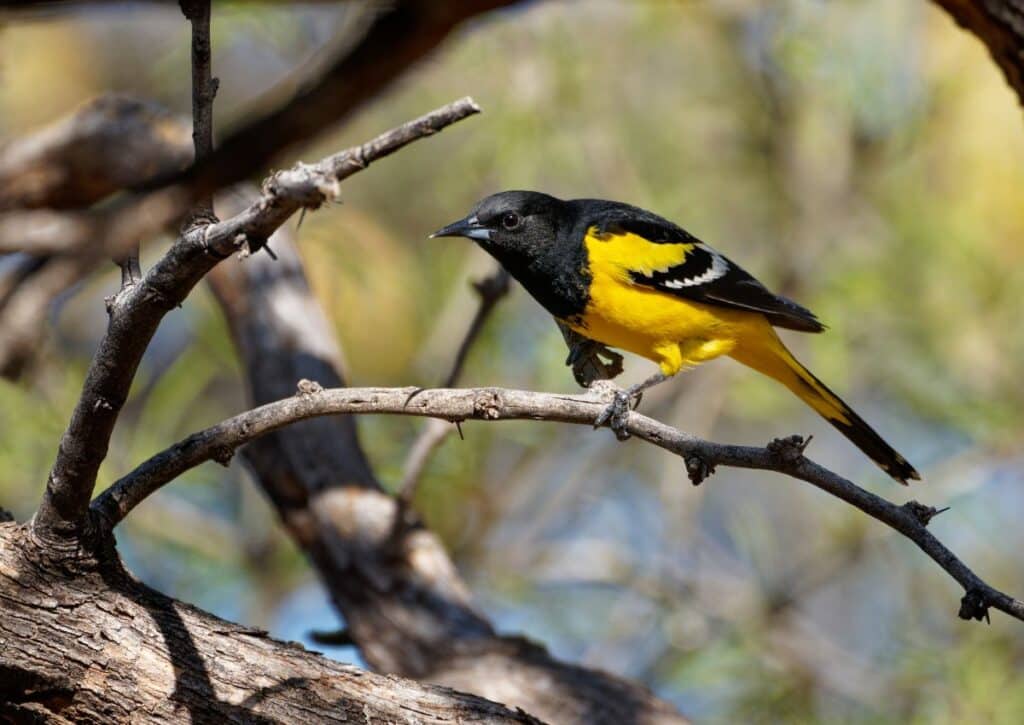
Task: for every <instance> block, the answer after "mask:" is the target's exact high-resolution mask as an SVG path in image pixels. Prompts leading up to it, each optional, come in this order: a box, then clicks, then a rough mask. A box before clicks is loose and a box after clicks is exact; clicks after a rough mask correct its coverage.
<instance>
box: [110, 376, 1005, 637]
mask: <svg viewBox="0 0 1024 725" xmlns="http://www.w3.org/2000/svg"><path fill="white" fill-rule="evenodd" d="M306 382H307V383H308V381H306ZM318 388H319V386H317V385H315V384H312V383H310V384H307V385H304V386H303V385H300V392H299V393H298V394H296V395H295V396H294V397H291V398H287V399H285V400H280V401H277V402H275V403H270V404H267V405H263V406H260V407H259V408H255V409H253V410H250V411H248V412H246V413H242V414H240V415H237V416H235V417H233V418H229V419H227V420H225V421H223V422H222V423H219V424H217V425H215V426H213V427H211V428H207V429H206V430H204V431H201V432H199V433H195V434H193V435H191V436H189V437H188V438H186V439H184V440H183V441H181V442H179V443H178V444H176V445H174V446H172V447H170V448H168V449H167V450H165V451H163V452H162V453H159V454H157V455H155V456H153V457H152V458H150V459H149V460H148V461H146V462H145V463H143V464H142V465H140V466H139V467H137V468H136V469H135V470H134V471H132V472H131V473H129V474H128V475H127V476H125V477H124V478H122V479H120V480H119V481H117V483H115V484H114V485H113V486H112V487H111V488H110V489H108V490H107V491H106V492H104V493H103V494H102V495H101V496H100V497H98V498H97V500H96V501H95V502H94V504H93V510H94V511H95V512H96V513H97V514H98V515H99V516H100V517H101V519H102V520H103V521H104V522H105V523H106V525H107V526H114V525H116V523H117V522H119V521H120V520H121V519H123V518H124V517H125V516H126V515H127V514H128V512H130V511H131V510H132V509H133V508H134V507H135V506H137V505H138V504H139V503H140V502H141V501H142V500H144V499H145V498H146V497H147V496H149V495H150V494H151V493H152V492H154V491H156V490H157V489H158V488H160V487H161V486H163V485H164V484H166V483H168V482H170V481H172V480H174V479H175V478H177V477H178V476H180V475H181V474H182V473H184V472H185V471H187V470H189V469H190V468H193V467H195V466H197V465H199V464H200V463H203V462H204V461H208V460H211V459H223V458H225V457H226V456H229V455H230V454H231V453H232V452H233V451H234V450H235V449H236V448H237V447H238V446H241V445H243V444H245V443H246V442H248V441H250V440H252V439H254V438H257V437H259V436H261V435H263V434H265V433H268V432H270V431H273V430H277V429H278V428H281V427H283V426H286V425H288V424H290V423H293V422H295V421H298V420H305V419H307V418H313V417H317V416H322V415H337V414H341V413H345V414H369V413H373V414H390V415H414V416H425V417H432V418H440V419H442V420H447V421H450V422H452V423H455V422H461V421H466V420H480V421H495V420H538V421H551V422H559V423H575V424H578V425H590V424H592V423H593V421H594V419H595V418H596V417H597V415H598V413H599V412H600V411H601V409H602V407H603V406H604V405H605V404H606V403H607V401H606V400H604V399H602V398H601V397H600V396H587V397H581V396H571V395H556V394H552V393H539V392H530V391H524V390H508V389H503V388H480V389H465V390H459V389H433V390H423V389H420V388H348V389H334V390H319V389H318ZM627 430H628V431H629V432H630V433H631V434H632V435H633V436H635V437H637V438H640V439H642V440H645V441H647V442H648V443H652V444H654V445H656V446H658V447H659V448H663V449H664V450H666V451H669V452H671V453H674V454H676V455H678V456H680V457H681V458H683V460H684V461H685V463H686V470H687V472H688V474H689V476H690V478H691V480H693V481H694V482H695V483H699V482H700V481H701V480H703V479H704V478H705V477H706V476H707V475H709V474H710V473H712V472H713V471H714V469H715V467H716V466H734V467H737V468H751V469H758V470H764V471H775V472H777V473H782V474H786V475H788V476H791V477H792V478H797V479H800V480H802V481H806V482H807V483H810V484H811V485H813V486H816V487H817V488H820V489H822V490H823V491H826V492H827V493H830V494H832V495H833V496H835V497H837V498H840V499H842V500H843V501H846V502H847V503H849V504H851V505H852V506H855V507H856V508H858V509H860V510H861V511H863V512H864V513H866V514H868V515H869V516H871V517H873V518H875V519H878V520H879V521H881V522H882V523H884V524H886V525H887V526H889V527H891V528H893V529H895V530H896V531H898V532H900V533H901V534H903V535H904V536H906V537H907V538H908V539H910V540H911V541H913V542H914V543H915V544H917V546H918V547H919V548H920V549H921V550H922V551H924V552H925V553H926V554H927V555H928V556H929V557H931V558H932V559H933V560H934V561H935V562H936V563H937V564H938V565H939V566H941V567H942V568H943V569H944V570H945V571H946V572H947V573H948V574H949V575H950V576H952V577H953V578H954V579H956V581H957V582H959V583H960V585H961V586H962V587H963V588H964V590H965V591H966V593H965V595H964V597H963V599H962V601H961V609H960V616H961V617H962V618H964V619H982V618H984V617H986V616H987V612H988V609H989V608H990V607H994V608H996V609H998V610H1000V611H1002V612H1005V613H1006V614H1008V615H1010V616H1011V617H1014V618H1016V619H1020V620H1022V621H1024V602H1022V601H1021V600H1019V599H1015V598H1013V597H1011V596H1009V595H1007V594H1004V593H1003V592H1000V591H998V590H997V589H995V588H993V587H991V586H990V585H988V584H987V583H985V582H984V581H983V580H982V579H981V578H980V577H978V575H976V574H975V573H974V572H973V571H971V569H970V568H968V567H967V565H966V564H964V563H963V562H962V561H961V560H960V559H959V558H958V557H957V556H956V555H955V554H954V553H953V552H952V551H950V550H949V549H948V548H946V546H945V545H944V544H942V542H940V541H939V540H938V539H937V538H936V537H935V536H933V535H932V534H931V532H929V531H928V529H927V524H928V522H929V521H930V520H931V518H932V517H933V516H934V515H936V513H938V512H937V511H936V510H935V509H933V508H931V507H928V506H924V505H922V504H919V503H917V502H913V501H912V502H910V503H907V504H905V505H903V506H898V505H896V504H894V503H892V502H890V501H887V500H886V499H884V498H881V497H880V496H876V495H875V494H873V493H871V492H869V491H866V490H865V489H863V488H861V487H860V486H858V485H857V484H855V483H853V482H852V481H849V480H847V479H846V478H843V477H842V476H840V475H839V474H837V473H834V472H833V471H830V470H829V469H827V468H825V467H823V466H821V465H819V464H817V463H814V462H813V461H811V460H809V459H808V458H806V457H805V456H804V455H803V449H804V446H805V443H804V441H803V440H802V439H800V438H799V437H798V436H794V437H791V438H788V439H782V440H775V441H772V442H771V443H770V444H769V445H767V446H765V447H763V448H759V447H752V446H737V445H726V444H722V443H714V442H711V441H706V440H703V439H701V438H698V437H696V436H693V435H690V434H688V433H684V432H683V431H680V430H677V429H675V428H672V427H671V426H668V425H665V424H664V423H660V422H658V421H656V420H654V419H652V418H648V417H647V416H644V415H641V414H639V413H637V412H635V411H634V412H631V413H630V414H629V418H628V421H627Z"/></svg>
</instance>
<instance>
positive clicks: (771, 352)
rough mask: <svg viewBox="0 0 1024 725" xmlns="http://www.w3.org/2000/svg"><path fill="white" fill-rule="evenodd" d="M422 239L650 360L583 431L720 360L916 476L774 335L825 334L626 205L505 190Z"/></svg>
mask: <svg viewBox="0 0 1024 725" xmlns="http://www.w3.org/2000/svg"><path fill="white" fill-rule="evenodd" d="M431 236H433V237H442V236H448V237H450V236H461V237H468V238H470V239H472V240H474V241H476V242H477V244H479V245H480V246H481V247H483V248H484V249H485V250H486V251H487V252H488V253H490V254H491V255H492V256H493V257H494V258H495V259H497V260H498V261H499V262H500V263H501V264H502V265H503V266H504V267H505V268H506V269H507V270H508V271H509V272H510V273H511V274H512V276H513V277H515V278H516V279H517V280H519V282H520V283H521V284H522V285H523V286H524V287H525V288H526V289H527V291H528V292H529V293H530V294H531V295H533V297H534V298H535V299H536V300H537V301H538V302H540V303H541V304H542V305H543V306H544V307H545V308H546V309H547V311H548V312H550V313H551V314H552V315H554V316H555V317H556V318H557V319H559V320H561V321H563V322H564V323H565V324H567V325H568V326H569V327H570V328H572V329H573V330H575V331H576V332H578V333H579V334H581V335H583V336H585V337H587V338H590V339H592V340H596V341H598V342H600V343H603V344H605V345H609V346H611V347H617V348H622V349H624V350H628V351H630V352H633V353H636V354H638V355H642V356H643V357H646V358H648V359H650V360H653V361H654V362H656V363H657V364H658V366H659V368H660V371H659V372H658V373H657V374H655V375H653V376H652V377H650V378H648V379H647V380H645V381H643V382H642V383H639V384H637V385H634V386H632V387H631V388H629V389H628V390H625V391H621V392H620V393H618V394H617V395H616V396H615V400H614V402H613V403H612V404H611V405H609V406H608V408H607V409H606V410H605V411H604V412H603V413H602V414H601V415H600V416H599V417H598V419H597V421H596V422H595V425H603V424H605V423H609V424H610V425H611V426H612V428H615V429H619V430H621V429H622V427H623V425H624V422H625V418H626V414H627V413H628V410H629V406H630V404H631V401H632V400H633V399H634V398H635V397H637V396H638V395H639V394H640V393H641V391H643V390H644V389H646V388H649V387H651V386H652V385H656V384H657V383H660V382H662V381H664V380H666V379H667V378H669V377H671V376H673V375H675V374H676V373H678V372H679V371H680V370H683V369H686V368H688V367H692V366H694V365H698V364H700V363H702V362H706V361H707V360H711V359H713V358H716V357H719V356H721V355H728V356H730V357H732V358H733V359H734V360H738V361H739V362H741V363H743V364H744V365H747V366H749V367H752V368H753V369H754V370H757V371H758V372H760V373H763V374H765V375H767V376H768V377H771V378H774V379H775V380H778V381H779V382H780V383H782V384H783V385H785V386H786V387H787V388H789V389H790V390H791V391H792V392H793V393H794V394H796V396H797V397H799V398H800V399H801V400H803V401H804V402H805V403H807V404H808V405H809V406H811V408H813V409H814V410H815V411H817V412H818V413H819V414H820V415H821V416H822V417H824V418H825V420H827V421H828V422H829V423H831V424H832V425H833V426H835V428H836V429H838V430H839V432H841V433H842V434H843V435H845V436H846V437H847V438H849V439H850V441H852V442H853V444H854V445H856V446H857V447H858V448H860V449H861V450H862V451H863V452H864V453H865V454H867V455H868V456H869V457H870V458H871V459H872V460H873V461H875V463H877V464H878V465H879V466H880V467H881V468H882V469H883V470H884V471H886V472H887V473H888V474H889V475H890V476H892V477H893V478H895V479H896V480H897V481H899V482H901V483H904V484H905V483H906V482H907V480H908V479H919V478H920V476H919V474H918V472H917V471H916V470H914V467H913V466H911V465H910V464H909V463H907V461H906V459H904V458H903V456H901V455H900V454H899V453H897V452H896V451H895V450H893V448H892V447H891V446H890V445H889V444H888V443H886V442H885V441H884V440H883V439H882V437H881V436H880V435H878V433H876V432H875V431H874V430H873V429H872V428H871V426H869V425H868V424H867V423H865V422H864V420H863V419H862V418H861V417H860V416H859V415H857V414H856V413H855V412H854V411H853V410H851V409H850V407H849V406H848V405H847V404H846V403H844V402H843V401H842V400H840V399H839V397H838V396H837V395H836V394H835V393H833V392H832V391H831V390H829V389H828V388H827V387H825V385H824V383H822V382H821V381H820V380H818V379H817V378H816V377H814V375H812V374H811V373H810V372H809V371H808V370H807V369H806V368H805V367H804V366H803V365H801V364H800V363H799V362H798V361H797V360H796V358H794V357H793V355H792V354H791V353H790V352H789V350H787V349H786V346H785V345H784V344H783V343H782V341H781V340H780V339H779V336H778V335H777V334H776V333H775V329H774V328H775V327H782V328H786V329H790V330H798V331H800V332H821V331H822V330H824V329H825V327H824V325H822V324H821V323H820V322H819V321H818V319H817V318H816V317H815V316H814V314H813V313H812V312H810V310H807V309H806V308H804V307H802V306H800V305H798V304H797V303H795V302H793V301H792V300H789V299H786V298H785V297H782V296H780V295H776V294H773V293H772V292H770V291H768V289H767V288H765V286H764V285H762V284H761V283H760V282H758V281H757V280H756V279H754V277H752V276H751V275H750V274H748V273H747V272H746V271H744V270H743V269H742V268H740V267H739V266H737V265H736V264H734V263H733V262H731V261H729V260H728V259H727V258H726V257H725V256H724V255H722V254H721V253H720V252H718V251H716V250H714V249H712V248H711V247H710V246H708V245H707V244H704V243H703V242H701V241H700V240H698V239H696V238H695V237H693V236H692V235H690V234H689V233H687V232H686V231H685V230H683V229H682V228H680V227H678V226H676V225H675V224H673V223H672V222H670V221H668V220H666V219H663V218H662V217H660V216H657V215H656V214H652V213H651V212H649V211H645V210H643V209H639V208H637V207H635V206H630V205H629V204H622V203H618V202H612V201H602V200H598V199H573V200H571V201H562V200H561V199H556V198H554V197H552V196H548V195H547V194H541V193H538V192H532V191H505V192H502V193H500V194H494V195H493V196H489V197H487V198H486V199H484V200H483V201H481V202H480V203H478V204H477V205H476V207H475V208H474V209H473V211H472V213H470V215H469V216H468V217H466V218H465V219H462V220H460V221H457V222H455V223H454V224H449V225H448V226H446V227H444V228H443V229H440V230H438V231H437V232H435V233H434V234H432V235H431Z"/></svg>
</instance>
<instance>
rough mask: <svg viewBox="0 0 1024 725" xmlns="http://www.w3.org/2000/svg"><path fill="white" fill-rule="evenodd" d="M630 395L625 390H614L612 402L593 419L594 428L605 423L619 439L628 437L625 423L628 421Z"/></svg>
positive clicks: (622, 439)
mask: <svg viewBox="0 0 1024 725" xmlns="http://www.w3.org/2000/svg"><path fill="white" fill-rule="evenodd" d="M632 397H633V396H632V395H631V394H630V393H629V391H627V390H616V391H615V394H614V396H613V397H612V402H610V403H609V404H608V406H607V407H606V408H605V409H604V410H602V411H601V414H600V415H599V416H597V420H595V421H594V428H600V427H601V426H603V425H607V426H608V427H609V428H611V429H612V432H613V433H615V437H616V438H618V439H619V440H620V441H624V440H626V439H627V438H629V431H628V430H626V423H627V422H628V421H629V411H630V407H631V406H630V403H631V401H632Z"/></svg>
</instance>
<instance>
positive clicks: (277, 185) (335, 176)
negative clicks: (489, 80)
mask: <svg viewBox="0 0 1024 725" xmlns="http://www.w3.org/2000/svg"><path fill="white" fill-rule="evenodd" d="M478 111H479V109H478V108H477V107H476V105H475V104H473V103H472V101H470V100H469V99H463V100H462V101H457V102H456V103H453V104H450V105H448V106H444V107H443V108H440V109H438V110H437V111H434V112H433V113H429V114H427V115H426V116H423V117H421V118H419V119H416V120H415V121H411V122H409V123H407V124H404V125H402V126H399V127H398V128H396V129H392V130H391V131H388V132H387V133H385V134H382V135H381V136H379V137H377V138H376V139H374V140H372V141H370V142H368V143H366V144H363V145H362V146H357V147H354V148H352V149H349V150H348V151H345V152H342V153H340V154H337V155H335V156H332V157H329V158H328V159H325V160H324V161H322V162H321V163H320V164H317V165H315V166H312V167H309V166H306V165H303V164H300V165H298V166H296V167H295V168H294V169H292V170H290V171H284V172H281V173H279V174H277V175H275V176H274V177H273V178H272V179H271V180H270V181H269V182H268V183H267V184H266V188H265V191H264V194H263V196H262V197H261V199H260V201H259V202H258V203H257V204H255V205H253V206H251V207H249V208H248V209H247V210H246V211H244V212H242V213H241V214H239V215H238V216H236V217H234V218H232V219H228V220H226V221H224V222H218V223H216V224H210V225H205V226H198V227H194V228H192V229H191V230H189V231H188V232H187V233H185V234H184V235H183V236H182V237H181V238H180V239H178V240H177V241H176V242H175V243H174V245H173V246H172V247H171V249H170V250H169V251H168V252H167V253H166V254H165V255H164V257H163V258H162V259H161V260H160V261H159V262H157V264H156V265H155V266H154V267H153V268H152V269H151V270H149V271H148V272H147V274H146V275H145V276H144V277H143V278H142V280H141V281H140V282H139V283H138V284H136V285H133V286H131V287H127V288H125V289H123V290H122V291H121V292H120V293H119V294H118V295H116V296H115V297H113V298H112V299H111V300H110V304H109V311H110V324H109V327H108V329H107V333H106V334H105V335H104V337H103V339H102V340H101V342H100V346H99V349H98V350H97V351H96V354H95V356H94V358H93V361H92V364H91V365H90V367H89V372H88V373H87V375H86V380H85V385H84V387H83V390H82V395H81V397H80V399H79V401H78V404H77V405H76V406H75V410H74V412H73V413H72V416H71V421H70V423H69V424H68V428H67V430H66V431H65V433H64V436H63V437H62V438H61V444H60V448H59V450H58V453H57V459H56V461H55V462H54V464H53V468H52V469H51V471H50V476H49V479H48V480H47V486H46V492H45V493H44V496H43V501H42V503H41V504H40V507H39V510H38V511H37V513H36V516H35V520H34V521H35V525H36V526H37V528H38V529H39V534H40V535H41V536H46V535H47V533H52V534H57V535H75V534H78V533H80V529H81V525H82V523H83V516H84V514H85V511H86V509H87V508H88V504H89V499H90V498H91V497H92V490H93V486H94V485H95V482H96V473H97V471H98V470H99V466H100V463H101V462H102V461H103V459H104V458H105V457H106V453H107V446H108V444H109V442H110V434H111V432H112V431H113V428H114V423H115V421H116V420H117V416H118V413H119V412H120V410H121V407H122V406H123V405H124V402H125V400H126V399H127V396H128V391H129V388H130V387H131V382H132V380H133V378H134V377H135V371H136V370H137V368H138V365H139V361H140V360H141V359H142V355H143V353H144V352H145V350H146V348H147V346H148V345H149V341H150V340H151V339H152V337H153V334H154V333H155V332H156V329H157V326H158V325H159V324H160V321H161V320H162V319H163V317H164V315H165V314H166V313H167V312H169V311H170V310H172V309H174V307H176V306H177V305H179V304H181V302H182V301H183V300H184V299H185V297H186V296H187V295H188V293H189V292H190V291H191V290H192V288H193V287H194V286H195V285H196V284H197V283H198V282H199V280H201V279H202V278H203V276H204V275H205V274H206V273H207V272H209V271H210V270H211V269H213V267H214V266H215V265H216V264H217V263H218V262H219V261H220V260H221V259H224V258H225V257H227V256H228V255H229V254H230V253H231V252H233V251H236V250H238V249H240V248H242V247H244V246H247V247H249V248H251V247H253V246H255V242H252V243H251V242H250V241H249V240H250V239H252V238H253V237H250V236H248V235H254V234H256V235H258V237H256V238H258V239H259V244H260V245H261V244H262V243H263V241H264V240H265V239H266V238H267V236H269V235H270V234H271V233H272V232H273V230H274V229H276V228H277V226H279V225H280V224H282V223H283V222H284V221H285V220H286V219H287V218H288V217H289V216H290V215H291V214H292V213H294V211H295V210H296V209H298V208H299V207H300V206H303V205H307V206H309V205H316V204H319V203H320V202H321V201H323V199H324V198H325V197H326V195H327V194H329V193H336V190H337V185H338V183H339V182H340V181H341V180H342V179H345V178H347V177H348V176H351V175H352V174H354V173H355V172H357V171H359V170H361V169H363V168H365V167H366V166H367V165H368V164H370V163H371V162H373V161H375V160H376V159H379V158H382V157H383V156H387V155H388V154H391V153H393V152H394V151H396V150H398V149H399V148H401V147H402V146H404V145H406V144H408V143H411V142H412V141H415V140H417V139H420V138H423V137H424V136H428V135H431V134H433V133H435V132H436V131H438V130H440V129H442V128H444V127H446V126H448V125H450V124H452V123H455V122H456V121H459V120H461V119H463V118H465V117H467V116H469V115H472V114H473V113H476V112H478ZM161 193H163V192H161ZM115 223H116V220H115Z"/></svg>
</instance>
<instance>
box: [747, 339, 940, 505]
mask: <svg viewBox="0 0 1024 725" xmlns="http://www.w3.org/2000/svg"><path fill="white" fill-rule="evenodd" d="M767 329H768V332H769V333H770V335H769V336H768V337H767V338H766V337H764V336H759V337H760V341H759V342H757V343H755V344H749V343H747V344H742V345H740V346H738V347H737V348H736V349H735V350H733V352H732V353H731V356H732V357H733V358H734V359H735V360H737V361H739V362H741V363H743V364H744V365H746V366H748V367H751V368H753V369H754V370H757V371H758V372H760V373H763V374H764V375H767V376H768V377H770V378H774V379H775V380H778V381H779V382H780V383H782V384H783V385H785V386H786V387H787V388H789V389H790V390H791V391H792V392H793V393H794V394H795V395H796V396H797V397H798V398H800V399H801V400H803V401H804V402H805V403H807V405H809V406H810V407H811V408H813V409H814V410H815V411H817V413H818V414H820V415H821V416H822V417H823V418H824V419H825V420H827V421H828V422H829V423H831V424H832V426H833V427H834V428H835V429H836V430H838V431H839V432H840V433H842V434H843V435H844V436H846V437H847V438H848V439H849V440H850V442H851V443H853V444H854V445H855V446H857V447H858V448H859V449H860V450H861V451H863V452H864V453H865V454H866V455H867V456H868V457H869V458H870V459H871V460H873V461H874V462H875V463H877V464H878V466H879V467H880V468H881V469H882V470H883V471H885V472H886V473H888V474H889V475H890V476H892V477H893V478H894V479H896V480H897V481H899V482H900V483H902V484H904V485H906V483H907V481H908V480H915V481H916V480H920V478H921V475H920V474H919V473H918V472H917V470H915V469H914V467H913V466H912V465H910V464H909V463H908V462H907V460H906V459H905V458H904V457H903V456H901V455H900V454H899V453H897V452H896V451H895V450H894V449H893V448H892V446H890V445H889V444H888V443H886V442H885V440H884V439H883V438H882V436H880V435H878V433H876V432H875V430H874V429H873V428H872V427H871V426H870V425H868V424H867V423H866V422H865V421H864V419H863V418H861V417H860V416H859V415H857V413H855V412H854V411H853V409H852V408H850V406H848V405H847V404H846V403H844V402H843V401H842V400H841V399H840V398H839V396H838V395H836V394H835V393H833V392H832V391H831V390H829V389H828V387H827V386H826V385H825V384H824V383H823V382H821V381H820V380H818V378H816V377H815V376H814V375H813V374H811V372H810V371H809V370H808V369H807V368H805V367H804V366H803V365H801V364H800V362H799V361H798V360H797V359H796V358H795V357H793V355H792V353H790V352H789V350H787V349H786V346H785V345H783V344H782V341H781V340H780V339H779V338H778V336H777V335H776V334H775V331H774V330H772V329H771V328H770V327H768V328H767Z"/></svg>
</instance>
